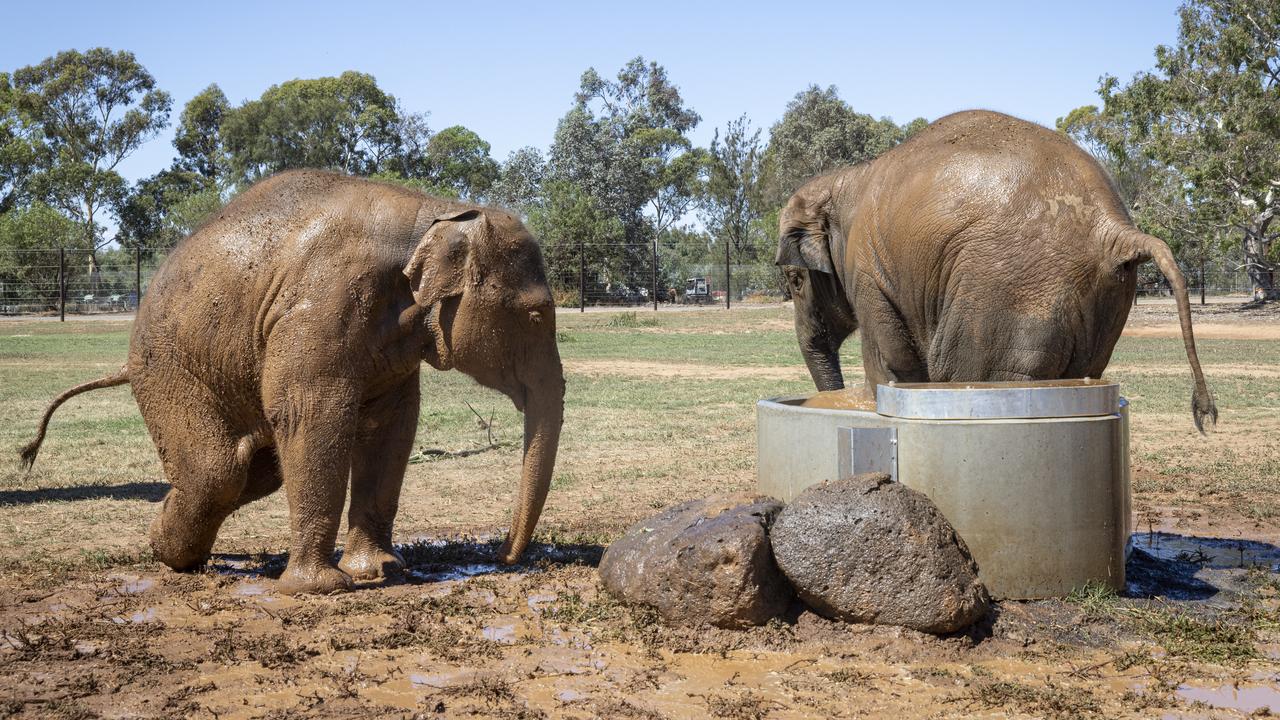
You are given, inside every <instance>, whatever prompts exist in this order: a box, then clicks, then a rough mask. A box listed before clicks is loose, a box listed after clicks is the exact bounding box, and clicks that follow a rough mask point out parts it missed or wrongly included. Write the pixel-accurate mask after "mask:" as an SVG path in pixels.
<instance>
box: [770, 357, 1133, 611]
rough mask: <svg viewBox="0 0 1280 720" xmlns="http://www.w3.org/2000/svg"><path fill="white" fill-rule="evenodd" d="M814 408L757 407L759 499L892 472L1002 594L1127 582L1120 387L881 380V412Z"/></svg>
mask: <svg viewBox="0 0 1280 720" xmlns="http://www.w3.org/2000/svg"><path fill="white" fill-rule="evenodd" d="M1073 393H1075V394H1076V395H1075V396H1074V397H1073V396H1072V394H1073ZM819 395H827V394H826V393H821V394H819ZM806 401H810V402H812V401H811V400H810V398H808V397H790V398H775V399H770V400H762V401H760V402H759V403H758V404H757V408H756V418H757V453H758V457H757V464H756V467H757V473H758V481H759V486H760V490H761V491H762V492H764V493H767V494H770V495H773V496H774V497H777V498H779V499H780V500H783V501H790V500H791V499H792V498H793V497H795V496H796V495H797V494H798V493H799V492H800V491H802V490H803V489H804V488H806V487H808V486H810V485H813V484H816V483H820V482H823V481H825V480H832V479H836V478H840V477H847V476H849V475H854V474H858V473H861V472H870V471H884V472H888V473H889V474H890V475H891V476H893V477H894V479H895V480H897V481H899V482H902V483H903V484H905V485H907V486H908V487H911V488H913V489H915V490H919V491H920V492H923V493H924V494H925V495H927V496H928V497H929V498H930V499H931V500H933V502H934V503H935V504H936V505H937V506H938V508H939V510H941V511H942V513H943V515H945V516H946V518H947V519H948V520H949V521H950V522H951V524H952V525H953V526H954V527H955V528H956V530H957V532H959V533H960V535H961V537H963V538H964V540H965V542H966V543H967V544H968V546H969V549H970V550H971V551H972V553H973V556H974V559H975V560H977V562H978V568H979V572H980V576H981V578H982V581H983V582H984V583H985V584H986V586H987V588H988V590H989V591H990V592H991V594H992V595H993V596H994V597H998V598H1042V597H1061V596H1063V595H1066V594H1067V593H1069V592H1070V591H1071V590H1072V589H1073V588H1079V587H1082V586H1084V585H1085V584H1087V583H1100V584H1104V585H1107V586H1110V587H1112V588H1114V589H1116V590H1121V589H1123V588H1124V562H1125V555H1126V551H1127V540H1128V537H1129V534H1130V520H1129V448H1128V404H1127V403H1126V402H1125V401H1124V399H1123V398H1121V397H1120V396H1119V388H1118V386H1116V385H1115V384H1112V383H1106V382H1102V381H1097V380H1092V381H1091V380H1074V381H1052V382H1044V383H1036V382H1031V383H969V384H936V385H935V384H928V383H921V384H910V385H894V386H887V385H881V386H879V388H877V403H876V409H877V411H872V410H870V409H844V408H832V407H806V406H805V405H804V403H805V402H806ZM817 404H826V405H831V404H833V403H830V402H821V403H817ZM834 404H836V405H839V404H840V403H834ZM890 413H892V414H890ZM1050 413H1054V414H1053V415H1050Z"/></svg>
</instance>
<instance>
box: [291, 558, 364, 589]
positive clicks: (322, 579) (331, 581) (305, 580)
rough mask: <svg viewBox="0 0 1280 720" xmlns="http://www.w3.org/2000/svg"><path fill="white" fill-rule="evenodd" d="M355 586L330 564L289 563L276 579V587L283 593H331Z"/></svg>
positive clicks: (348, 577) (347, 576)
mask: <svg viewBox="0 0 1280 720" xmlns="http://www.w3.org/2000/svg"><path fill="white" fill-rule="evenodd" d="M353 587H355V586H354V585H353V584H352V582H351V577H350V576H349V575H347V574H346V573H345V572H343V571H341V570H339V569H338V568H336V567H334V566H332V565H320V564H317V565H310V566H301V567H299V566H298V565H296V564H294V563H293V562H290V563H289V567H287V568H285V571H284V574H283V575H281V576H280V579H279V580H278V581H276V589H278V590H279V591H280V592H281V594H284V595H303V594H307V595H332V594H334V593H340V592H347V591H348V590H351V589H352V588H353Z"/></svg>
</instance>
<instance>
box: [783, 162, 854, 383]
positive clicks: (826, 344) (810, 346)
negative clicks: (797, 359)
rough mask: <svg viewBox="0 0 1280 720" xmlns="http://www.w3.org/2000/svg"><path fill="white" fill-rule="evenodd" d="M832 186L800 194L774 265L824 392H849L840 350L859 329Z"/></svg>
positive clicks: (822, 181) (786, 218) (825, 183)
mask: <svg viewBox="0 0 1280 720" xmlns="http://www.w3.org/2000/svg"><path fill="white" fill-rule="evenodd" d="M831 194H832V180H831V178H830V177H829V176H826V177H820V178H817V179H815V180H813V181H811V182H809V183H808V184H806V185H805V186H804V187H802V188H800V190H799V191H797V192H796V193H795V194H794V195H792V196H791V199H790V200H789V201H788V202H787V206H786V207H785V208H783V209H782V214H781V215H780V216H779V218H778V237H779V239H778V256H777V259H776V260H775V261H774V264H775V265H778V266H779V267H781V268H782V270H783V273H784V274H785V275H786V277H787V289H788V291H789V292H790V294H791V299H792V300H793V301H794V303H795V312H796V337H797V338H798V339H799V341H800V352H801V354H802V355H804V362H805V365H806V366H808V368H809V374H810V375H811V376H812V377H813V382H814V385H816V386H817V387H818V389H819V390H839V389H840V388H842V387H844V375H843V374H842V373H841V371H840V346H841V344H843V343H844V340H845V338H847V337H849V335H850V334H851V333H852V332H853V331H854V330H856V329H857V323H856V321H855V320H854V315H853V309H852V307H851V306H850V304H849V299H848V298H847V297H846V296H845V292H844V288H843V286H842V285H841V283H840V278H839V277H838V275H837V268H839V267H840V260H841V259H842V258H843V257H844V236H843V234H842V233H841V232H840V229H839V225H838V221H837V220H836V218H834V217H833V215H832V212H831V204H832V203H831Z"/></svg>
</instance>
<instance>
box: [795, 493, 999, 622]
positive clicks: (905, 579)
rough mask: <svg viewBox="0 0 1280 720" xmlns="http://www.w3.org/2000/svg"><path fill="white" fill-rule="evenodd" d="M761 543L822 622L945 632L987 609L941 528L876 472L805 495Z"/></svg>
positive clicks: (916, 496) (954, 538)
mask: <svg viewBox="0 0 1280 720" xmlns="http://www.w3.org/2000/svg"><path fill="white" fill-rule="evenodd" d="M770 539H771V541H772V544H773V554H774V557H775V558H776V559H777V562H778V567H779V568H781V569H782V572H783V573H784V574H786V576H787V578H788V579H789V580H791V584H792V585H793V586H795V589H796V593H797V594H799V595H800V598H801V599H802V600H804V601H805V602H806V603H808V604H809V606H810V607H812V608H813V609H814V610H816V611H817V612H819V613H821V614H823V615H826V616H828V617H832V618H836V619H839V620H845V621H850V622H860V623H878V624H885V625H901V626H903V627H908V628H913V629H915V630H921V631H924V632H931V633H949V632H955V631H957V630H961V629H963V628H965V627H968V626H969V625H971V624H973V623H974V622H975V621H977V620H978V619H979V618H981V617H983V616H984V615H985V614H986V612H987V608H988V606H989V604H990V600H989V598H988V595H987V590H986V588H985V587H983V585H982V583H980V582H979V581H978V565H977V563H975V562H974V560H973V556H972V555H970V554H969V548H968V547H966V546H965V544H964V540H963V539H961V538H960V536H959V535H957V534H956V531H955V528H953V527H951V523H949V522H947V519H946V518H945V517H943V516H942V513H940V512H939V511H938V508H937V507H936V506H935V505H934V504H933V502H932V501H930V500H929V498H927V497H925V496H924V495H923V494H921V493H919V492H916V491H915V490H912V489H911V488H908V487H906V486H905V485H902V484H900V483H896V482H893V481H892V480H890V479H889V476H888V475H885V474H883V473H868V474H865V475H859V476H857V477H853V478H848V479H845V480H837V481H832V482H826V483H822V484H820V485H815V486H813V487H810V488H808V489H807V490H805V491H804V492H802V493H800V495H799V496H797V497H796V499H795V500H793V501H792V502H791V504H790V505H788V506H787V507H786V509H785V510H783V511H782V512H781V513H780V514H779V515H778V518H777V520H776V521H775V522H774V524H773V527H772V529H771V530H770Z"/></svg>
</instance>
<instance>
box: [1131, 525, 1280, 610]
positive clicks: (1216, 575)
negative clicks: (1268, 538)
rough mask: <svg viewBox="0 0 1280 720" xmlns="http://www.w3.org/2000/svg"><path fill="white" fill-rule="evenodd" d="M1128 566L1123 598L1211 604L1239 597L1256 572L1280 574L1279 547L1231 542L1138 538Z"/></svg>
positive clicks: (1163, 535)
mask: <svg viewBox="0 0 1280 720" xmlns="http://www.w3.org/2000/svg"><path fill="white" fill-rule="evenodd" d="M1132 540H1133V551H1132V552H1131V553H1130V555H1129V561H1128V562H1127V563H1126V564H1125V580H1126V585H1127V587H1126V590H1125V594H1126V595H1128V596H1129V597H1135V598H1165V599H1168V600H1209V599H1211V598H1214V597H1215V596H1217V595H1218V594H1219V593H1221V592H1223V591H1232V592H1234V591H1239V590H1242V589H1244V586H1245V584H1246V582H1247V581H1246V578H1245V575H1246V574H1247V573H1248V572H1249V571H1250V570H1251V569H1253V568H1262V569H1264V570H1265V571H1266V572H1269V573H1275V572H1277V571H1280V547H1276V546H1275V545H1271V544H1270V543H1264V542H1256V541H1253V540H1243V539H1231V538H1208V537H1195V536H1192V535H1176V534H1174V533H1163V532H1153V533H1136V534H1134V536H1133V538H1132Z"/></svg>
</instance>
